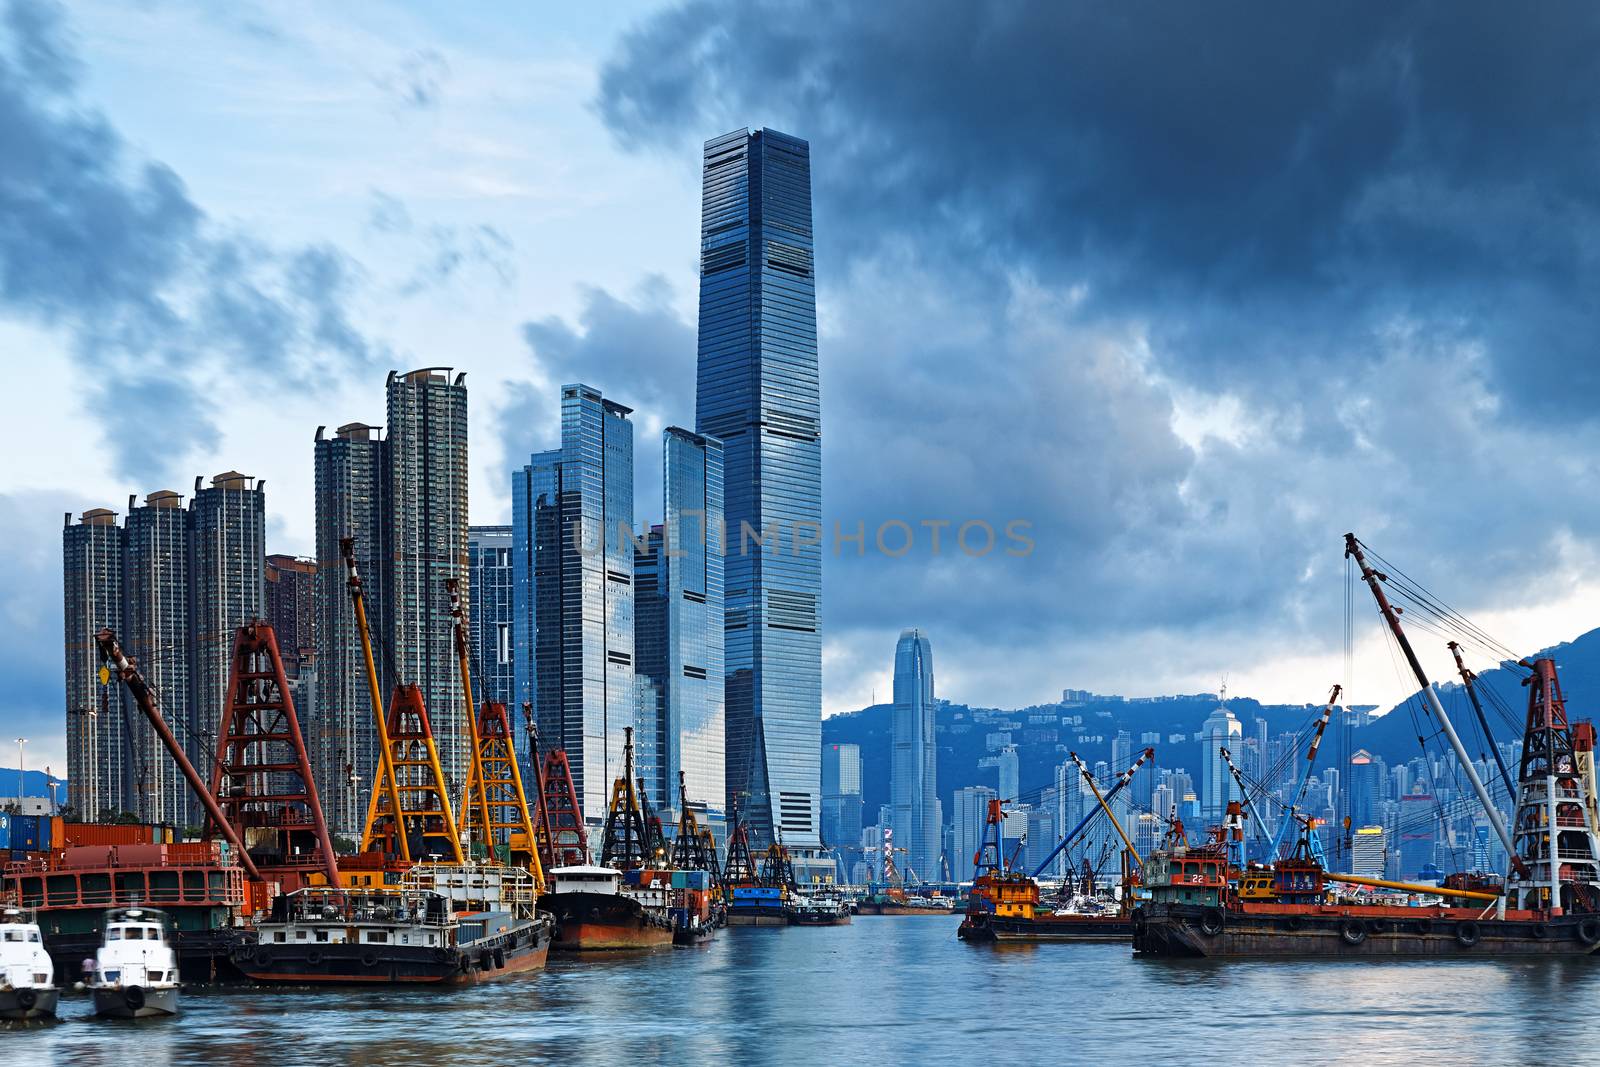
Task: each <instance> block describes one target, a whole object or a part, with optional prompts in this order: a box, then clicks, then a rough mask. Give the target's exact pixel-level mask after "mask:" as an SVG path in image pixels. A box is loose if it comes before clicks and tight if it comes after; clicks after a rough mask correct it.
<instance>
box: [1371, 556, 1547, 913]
mask: <svg viewBox="0 0 1600 1067" xmlns="http://www.w3.org/2000/svg"><path fill="white" fill-rule="evenodd" d="M1344 554H1345V555H1346V556H1347V557H1349V558H1351V559H1354V560H1355V561H1356V566H1357V567H1359V568H1360V569H1361V579H1362V581H1364V582H1366V583H1367V588H1369V589H1371V590H1372V595H1373V598H1374V599H1376V600H1377V602H1378V611H1379V612H1380V613H1381V614H1382V615H1383V619H1384V622H1386V623H1388V624H1389V629H1390V630H1391V631H1392V632H1393V633H1394V636H1395V640H1396V641H1398V642H1399V643H1400V651H1401V652H1403V653H1405V657H1406V663H1408V664H1410V666H1411V673H1412V674H1414V675H1416V676H1417V684H1419V685H1420V686H1422V696H1423V699H1424V700H1426V701H1427V702H1428V707H1429V708H1431V709H1432V710H1433V714H1434V717H1435V718H1437V719H1438V720H1439V727H1440V729H1441V730H1443V731H1444V736H1445V740H1447V741H1449V742H1450V748H1451V750H1452V751H1454V752H1455V754H1456V761H1457V762H1459V763H1460V764H1461V769H1462V771H1464V772H1465V773H1466V776H1467V781H1468V782H1470V783H1472V791H1473V792H1474V793H1476V794H1477V795H1478V803H1479V804H1482V805H1483V810H1484V814H1486V815H1488V817H1489V825H1490V826H1493V827H1494V832H1495V834H1496V836H1498V837H1499V838H1500V843H1501V844H1502V845H1504V846H1505V849H1506V855H1507V856H1509V857H1510V858H1511V866H1512V868H1513V869H1514V870H1515V871H1517V872H1518V873H1525V872H1526V868H1525V867H1524V866H1523V863H1522V860H1521V859H1520V858H1518V856H1517V848H1516V845H1514V844H1513V843H1512V841H1511V835H1510V833H1508V832H1507V831H1506V823H1505V819H1504V818H1502V817H1501V815H1500V809H1499V808H1497V807H1495V804H1494V801H1493V800H1492V799H1491V798H1490V796H1489V790H1488V788H1486V787H1485V786H1484V784H1483V779H1482V778H1479V777H1478V769H1477V768H1476V767H1474V766H1473V765H1472V757H1471V756H1469V755H1468V754H1467V749H1466V746H1465V745H1463V744H1462V743H1461V738H1460V737H1459V736H1458V735H1457V734H1456V728H1455V726H1454V725H1452V724H1451V722H1450V716H1448V715H1446V714H1445V711H1444V705H1443V704H1441V703H1440V702H1439V694H1438V693H1437V692H1436V691H1435V690H1434V688H1433V683H1432V682H1431V681H1429V680H1428V675H1427V673H1426V672H1425V671H1423V669H1422V664H1421V662H1419V661H1418V659H1417V654H1416V652H1415V651H1413V650H1412V648H1411V642H1410V641H1408V640H1407V639H1406V632H1405V630H1403V629H1401V627H1400V613H1399V611H1398V610H1396V609H1395V607H1394V606H1393V605H1392V604H1390V603H1389V598H1388V597H1387V596H1385V595H1384V593H1383V585H1382V584H1381V583H1382V582H1385V581H1388V576H1387V575H1384V574H1379V573H1378V572H1377V571H1376V570H1374V569H1373V568H1372V567H1370V566H1368V565H1367V558H1366V556H1364V555H1362V553H1361V542H1360V541H1358V540H1356V535H1355V534H1353V533H1347V534H1345V535H1344ZM1504 900H1505V898H1503V897H1502V898H1501V907H1504V906H1505V903H1504Z"/></svg>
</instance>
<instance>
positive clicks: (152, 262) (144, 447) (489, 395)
mask: <svg viewBox="0 0 1600 1067" xmlns="http://www.w3.org/2000/svg"><path fill="white" fill-rule="evenodd" d="M1597 51H1600V12H1596V10H1595V9H1593V8H1592V7H1589V6H1587V5H1579V4H1573V3H1552V4H1544V5H1538V6H1536V7H1533V8H1526V9H1516V10H1513V9H1510V8H1506V7H1504V6H1501V5H1493V4H1479V3H1449V4H1444V3H1439V4H1429V3H1404V2H1401V3H1393V4H1386V5H1358V6H1353V7H1352V6H1325V7H1309V8H1308V7H1303V6H1300V5H1275V4H1266V3H1238V4H1228V5H1188V4H1172V3H1169V4H1148V3H1139V2H1134V3H1128V2H1118V3H1094V2H1080V3H1072V4H1061V3H1030V2H1023V0H1019V2H1016V3H1009V4H1004V5H972V4H967V3H957V2H947V0H918V2H916V3H911V2H909V0H884V2H881V3H874V4H847V3H820V4H816V5H811V6H801V5H791V4H777V3H767V2H748V0H690V2H687V3H666V4H653V3H612V4H605V5H523V4H510V3H481V4H471V5H422V4H417V5H404V4H388V3H378V2H373V3H367V4H360V5H327V4H311V3H294V2H288V3H274V4H271V5H260V6H256V5H253V4H250V3H235V4H228V5H214V4H203V3H185V2H177V0H173V2H160V0H150V2H146V3H140V4H133V5H130V4H113V3H108V2H99V0H82V2H77V3H74V4H73V5H71V7H70V8H63V7H59V6H57V5H54V4H51V3H46V2H41V0H6V2H5V6H4V12H3V19H0V368H3V370H4V372H5V375H6V382H7V392H8V394H9V396H10V397H11V398H12V403H10V404H8V405H7V417H6V419H5V420H3V421H0V443H3V445H4V449H5V455H6V456H7V457H8V460H9V462H7V463H5V464H3V465H0V535H3V537H4V543H5V545H6V546H7V549H8V551H6V552H5V553H4V554H3V556H0V620H3V622H4V624H5V640H4V641H3V642H0V678H3V681H0V719H3V720H4V721H3V726H0V730H4V731H6V732H5V734H4V736H6V737H10V736H11V734H10V731H11V730H12V729H13V728H14V729H15V730H16V732H17V733H18V734H20V735H25V736H27V737H28V738H29V739H30V749H29V752H30V754H29V765H30V766H38V765H39V764H41V763H53V764H54V765H55V766H56V767H57V768H58V770H59V768H60V767H62V766H64V763H65V750H64V741H63V738H64V721H63V720H64V715H63V709H62V703H61V702H62V679H61V672H62V665H61V664H62V658H61V643H60V635H61V633H62V621H61V609H60V604H61V561H60V552H61V550H60V536H61V535H60V532H59V527H60V524H61V522H62V517H63V514H64V513H67V512H71V513H77V512H81V511H82V510H84V509H85V508H88V507H94V506H109V507H112V508H114V509H116V510H119V511H122V510H125V502H126V500H127V499H128V496H129V495H130V494H138V495H140V496H143V495H144V494H145V493H148V492H150V491H152V490H155V489H161V488H174V489H177V490H179V491H181V492H185V493H187V492H189V491H190V489H191V487H192V484H193V481H194V479H195V478H196V477H197V476H205V477H209V476H210V475H212V474H215V473H217V472H219V471H224V470H229V469H237V470H240V471H244V472H246V473H249V474H252V475H255V476H257V477H260V478H264V479H265V480H266V483H267V490H266V493H267V506H268V512H269V547H270V548H271V549H272V550H274V551H284V552H296V553H305V552H308V551H309V550H310V548H311V546H312V521H313V516H312V499H311V493H312V470H311V455H312V452H311V442H312V438H313V435H314V433H315V431H316V429H317V427H318V426H322V425H326V426H329V427H330V428H331V427H333V426H337V425H339V424H341V423H344V422H347V421H353V420H362V421H367V422H373V423H381V422H382V421H383V414H382V412H383V380H384V377H385V375H386V373H387V372H388V371H389V370H391V369H393V370H400V371H405V370H409V369H412V368H415V367H421V366H450V367H454V368H456V369H458V370H464V371H466V372H467V384H468V387H469V390H470V405H471V423H470V426H471V444H470V457H471V490H470V493H471V519H472V521H473V522H474V523H480V524H482V523H496V522H506V521H509V512H510V489H509V470H510V469H511V467H512V466H513V465H518V464H520V463H521V462H522V461H523V459H524V457H525V456H526V455H527V453H528V452H530V451H532V450H535V449H541V448H546V447H550V446H552V445H553V444H554V443H555V441H556V439H557V436H558V430H559V424H558V417H557V406H558V404H557V387H558V386H559V385H561V384H562V383H565V382H572V381H583V382H586V383H588V384H591V385H594V386H596V387H598V388H600V389H601V390H603V391H604V392H605V393H606V395H607V396H609V397H612V398H614V399H616V400H618V401H620V402H622V403H624V404H627V405H628V406H630V407H632V408H634V411H635V414H634V416H633V418H634V420H635V422H636V430H635V433H636V439H637V442H638V445H637V447H638V455H637V463H636V466H637V468H638V477H637V486H636V499H637V504H636V511H637V513H638V517H639V519H640V520H641V521H643V520H647V519H649V518H652V517H656V516H659V514H660V495H661V489H660V484H659V471H660V444H659V441H660V431H661V430H662V429H663V428H664V427H666V426H668V425H674V424H680V425H686V426H690V425H692V423H693V417H694V396H693V382H694V377H693V371H694V351H695V347H694V346H695V315H696V310H695V309H696V300H697V292H698V279H697V274H696V269H697V253H698V233H699V230H698V226H699V161H700V160H699V152H700V145H701V143H702V142H703V141H705V140H706V139H708V138H710V137H713V136H716V135H719V134H721V133H724V132H727V131H729V130H735V129H739V128H742V127H751V128H758V127H763V126H770V127H772V128H775V129H779V130H782V131H784V132H787V133H790V134H793V135H796V136H800V137H803V138H806V139H807V140H809V142H810V144H811V149H812V167H813V175H812V178H813V188H814V196H815V231H816V232H815V241H816V249H817V252H816V257H817V258H816V262H817V282H818V304H819V307H818V315H819V333H820V338H819V348H820V360H821V368H822V389H823V441H824V453H823V463H824V510H825V516H826V523H825V525H826V526H827V528H828V533H829V537H828V540H827V542H826V543H825V549H826V552H825V563H824V614H823V618H824V630H825V639H824V652H823V655H824V711H825V713H829V714H831V713H836V712H839V711H844V710H851V709H854V708H859V707H861V706H863V705H865V704H867V703H868V702H871V701H873V700H874V699H877V700H886V699H888V695H889V692H890V688H889V687H890V671H891V666H892V658H893V652H894V644H895V639H896V636H897V635H898V633H899V631H900V630H901V629H903V628H907V627H912V626H916V627H921V628H923V629H924V630H926V631H927V632H928V634H929V635H930V638H931V641H932V645H933V655H934V663H935V673H936V684H937V689H938V692H939V695H940V696H944V697H948V698H950V699H952V700H956V701H961V702H968V703H973V704H978V705H985V706H999V707H1012V706H1021V705H1026V704H1030V703H1038V702H1046V701H1050V700H1053V699H1056V698H1057V697H1059V693H1060V690H1061V689H1062V688H1065V687H1071V688H1083V689H1092V690H1095V691H1097V692H1112V693H1125V694H1129V695H1153V694H1159V693H1166V692H1210V691H1215V690H1216V689H1217V688H1218V686H1219V684H1221V682H1222V680H1223V679H1224V678H1226V680H1227V685H1228V688H1229V691H1230V692H1231V693H1235V694H1240V695H1249V696H1254V697H1257V698H1259V699H1262V700H1266V701H1273V702H1288V703H1303V702H1310V701H1319V700H1321V699H1323V698H1324V697H1325V695H1326V692H1327V690H1328V687H1329V686H1330V685H1331V684H1332V683H1334V682H1343V683H1345V684H1346V686H1347V690H1348V694H1349V697H1348V698H1349V699H1350V700H1351V701H1353V702H1357V703H1372V704H1384V705H1386V704H1388V703H1390V702H1392V701H1393V700H1395V699H1397V698H1399V697H1400V696H1402V695H1403V694H1404V693H1405V692H1407V691H1409V689H1410V688H1411V686H1410V685H1409V683H1408V681H1407V680H1406V679H1405V678H1404V677H1402V676H1401V674H1400V673H1399V672H1398V671H1397V670H1396V665H1395V662H1394V660H1393V659H1392V657H1391V655H1390V652H1389V650H1388V646H1387V645H1386V643H1385V641H1384V639H1383V637H1382V636H1381V633H1380V631H1379V630H1378V628H1377V625H1376V618H1375V615H1374V614H1373V612H1372V610H1371V607H1370V604H1369V602H1368V601H1367V600H1366V599H1365V594H1364V593H1362V592H1361V591H1360V590H1357V591H1356V593H1357V595H1356V597H1355V599H1354V603H1355V608H1354V611H1355V616H1354V624H1353V634H1354V646H1353V654H1352V657H1351V663H1350V665H1349V666H1348V667H1347V664H1346V659H1345V646H1344V634H1345V612H1346V608H1345V603H1346V591H1347V588H1348V582H1349V575H1348V572H1347V569H1346V566H1345V563H1344V561H1343V559H1342V555H1341V550H1342V538H1343V535H1344V533H1345V532H1346V531H1347V530H1353V531H1355V532H1357V533H1358V534H1359V535H1360V536H1361V537H1362V539H1363V540H1364V541H1366V542H1367V543H1369V544H1371V545H1372V546H1374V547H1375V548H1377V549H1378V550H1379V551H1380V552H1382V553H1383V555H1384V556H1385V557H1387V558H1388V559H1390V560H1392V561H1395V562H1396V563H1398V564H1400V565H1401V566H1402V567H1403V568H1404V569H1405V570H1406V572H1407V573H1408V574H1410V575H1411V576H1412V577H1414V578H1416V579H1417V580H1419V581H1420V582H1422V584H1424V585H1426V586H1427V587H1429V588H1430V589H1432V590H1434V591H1435V592H1436V593H1438V594H1439V595H1440V596H1442V597H1443V598H1444V599H1446V600H1447V601H1449V602H1450V603H1451V604H1452V605H1454V606H1455V607H1456V608H1458V609H1460V610H1461V611H1463V612H1465V613H1466V614H1468V615H1470V616H1471V617H1472V618H1473V619H1474V620H1476V621H1477V622H1478V623H1479V624H1480V625H1482V626H1483V628H1484V629H1485V630H1487V631H1489V632H1491V633H1492V634H1494V636H1495V637H1496V638H1497V639H1498V640H1499V641H1500V642H1501V643H1502V644H1505V645H1507V646H1510V647H1513V648H1516V649H1519V650H1527V651H1532V650H1534V649H1537V648H1541V647H1545V646H1548V645H1552V644H1555V643H1556V642H1558V641H1561V640H1565V639H1569V638H1571V637H1573V636H1576V635H1577V634H1579V633H1581V632H1583V631H1586V630H1588V629H1591V628H1593V627H1594V626H1596V625H1600V612H1597V611H1596V610H1595V605H1596V603H1597V601H1596V592H1597V580H1596V578H1595V576H1594V575H1595V567H1594V563H1595V559H1596V554H1597V550H1600V469H1597V457H1600V452H1597V449H1596V445H1597V438H1600V422H1597V419H1596V414H1595V413H1596V411H1597V410H1600V405H1597V401H1600V360H1597V358H1596V357H1597V355H1600V353H1597V352H1596V345H1597V341H1596V338H1597V337H1600V329H1597V327H1600V300H1596V298H1595V296H1594V294H1595V293H1596V292H1597V291H1600V286H1597V282H1600V239H1597V237H1600V229H1597V226H1596V213H1597V206H1600V205H1597V200H1600V173H1597V172H1600V113H1597V109H1596V100H1597V99H1600V97H1597V93H1596V89H1597V88H1600V86H1597V81H1600V75H1597V73H1596V71H1597V68H1596V67H1595V65H1594V63H1593V62H1592V57H1593V56H1594V55H1595V54H1597ZM896 523H903V524H904V527H901V526H898V525H895V524H896ZM967 523H971V524H974V525H972V526H970V527H969V531H968V532H969V539H968V544H969V547H970V548H973V549H974V551H973V552H972V553H970V554H969V553H968V552H964V551H962V550H961V548H960V547H959V546H958V545H956V544H955V543H954V542H955V535H956V534H957V532H958V531H959V529H960V528H961V527H962V525H963V524H967ZM1008 523H1018V524H1020V525H1018V526H1015V527H1013V529H1015V530H1018V531H1021V532H1023V534H1024V535H1025V536H1026V537H1027V538H1028V540H1029V542H1030V543H1031V548H1030V550H1029V551H1027V552H1026V554H1013V553H1012V552H1008V551H1007V549H1008V548H1010V549H1013V550H1014V551H1015V550H1018V549H1019V546H1020V544H1021V542H1019V541H1015V540H1010V539H1007V538H1006V537H1005V536H1004V534H1003V533H1000V534H999V536H998V537H997V542H996V547H995V548H994V549H993V550H992V551H989V552H987V553H983V554H978V553H977V552H976V549H978V548H981V547H982V544H983V541H982V537H981V531H982V530H983V529H985V528H986V526H987V528H992V529H994V530H996V531H1003V530H1004V528H1005V527H1006V525H1007V524H1008ZM858 524H859V525H860V526H861V528H862V529H864V530H865V531H866V538H865V550H864V551H862V552H861V553H860V554H859V555H858V554H857V550H856V548H855V545H854V543H853V542H839V543H838V545H837V548H838V551H837V552H835V551H834V549H835V543H834V541H833V538H832V532H833V530H834V529H835V527H837V528H838V529H839V530H840V531H841V532H844V533H849V532H852V531H854V530H855V529H856V527H857V526H858ZM885 524H889V525H887V526H886V525H885ZM945 524H948V525H945ZM880 529H881V530H883V531H884V533H885V541H884V545H885V549H886V551H885V550H880V549H879V547H878V545H877V544H876V543H875V541H876V537H875V536H874V533H875V531H879V530H880ZM906 530H909V532H910V533H911V535H912V541H911V547H910V549H909V550H907V551H905V552H903V553H901V552H900V549H901V547H902V545H903V544H904V538H905V531H906ZM936 532H937V533H939V534H940V535H941V543H940V546H939V550H938V551H935V550H934V548H933V544H932V537H933V535H934V534H935V533H936ZM1419 636H1420V635H1419ZM1418 643H1419V645H1420V646H1422V652H1423V658H1424V661H1425V662H1426V663H1427V664H1428V665H1429V666H1430V669H1431V670H1433V671H1434V672H1435V673H1436V674H1437V675H1438V676H1441V677H1442V676H1443V670H1444V665H1445V662H1446V660H1445V658H1444V653H1443V650H1442V647H1437V648H1436V647H1434V646H1435V645H1438V644H1439V642H1437V641H1435V640H1434V639H1433V638H1432V637H1431V636H1429V637H1428V638H1427V639H1426V640H1425V641H1424V640H1420V639H1419V642H1418ZM1475 665H1476V666H1479V667H1483V666H1486V665H1487V660H1486V659H1480V662H1478V663H1476V664H1475ZM1580 696H1581V695H1580Z"/></svg>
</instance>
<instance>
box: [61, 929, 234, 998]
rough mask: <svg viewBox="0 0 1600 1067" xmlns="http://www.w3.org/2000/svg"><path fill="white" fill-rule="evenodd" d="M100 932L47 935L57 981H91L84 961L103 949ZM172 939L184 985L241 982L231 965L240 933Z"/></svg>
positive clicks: (182, 933)
mask: <svg viewBox="0 0 1600 1067" xmlns="http://www.w3.org/2000/svg"><path fill="white" fill-rule="evenodd" d="M103 936H104V934H103V932H102V931H100V930H98V929H97V930H92V931H83V932H73V933H51V932H48V931H47V932H46V933H45V935H44V948H45V951H46V952H48V953H49V954H50V961H51V962H52V963H53V964H55V969H56V981H58V982H62V983H63V984H67V985H70V984H71V983H73V982H83V981H88V979H89V977H90V976H89V975H86V974H84V973H83V961H84V960H85V959H93V958H94V954H95V952H96V951H97V950H98V949H99V948H100V941H101V938H102V937H103ZM169 936H170V938H171V944H172V951H173V954H174V955H176V956H177V959H178V978H179V979H180V980H181V981H184V982H238V981H241V980H242V979H243V978H244V976H243V975H241V974H240V973H239V971H238V969H237V968H236V967H234V965H233V963H232V962H231V956H232V954H233V952H234V949H235V946H236V944H237V942H238V940H239V931H238V930H232V929H219V930H181V929H180V930H174V931H172V933H171V934H170V935H169Z"/></svg>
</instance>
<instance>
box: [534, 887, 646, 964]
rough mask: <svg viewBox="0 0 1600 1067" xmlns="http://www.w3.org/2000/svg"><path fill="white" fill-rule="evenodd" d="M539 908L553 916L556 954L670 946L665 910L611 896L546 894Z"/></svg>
mask: <svg viewBox="0 0 1600 1067" xmlns="http://www.w3.org/2000/svg"><path fill="white" fill-rule="evenodd" d="M539 907H540V908H543V909H547V910H548V911H549V912H550V913H551V914H552V915H554V916H555V920H556V930H555V940H554V941H553V942H552V943H551V947H552V948H554V949H555V950H556V951H557V952H627V951H632V950H635V949H647V948H660V947H662V946H666V945H671V944H672V920H671V918H670V917H669V916H668V915H667V913H666V912H665V910H661V911H659V912H657V911H653V910H651V909H648V908H646V907H645V906H644V905H643V904H641V903H639V902H638V901H637V900H633V899H631V898H629V897H626V896H622V895H619V894H610V893H549V894H546V895H545V896H543V897H541V898H540V899H539Z"/></svg>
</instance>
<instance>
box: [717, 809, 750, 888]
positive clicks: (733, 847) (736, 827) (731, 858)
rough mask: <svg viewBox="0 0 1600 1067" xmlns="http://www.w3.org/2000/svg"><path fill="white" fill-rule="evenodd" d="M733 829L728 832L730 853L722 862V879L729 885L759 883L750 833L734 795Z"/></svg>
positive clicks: (730, 818)
mask: <svg viewBox="0 0 1600 1067" xmlns="http://www.w3.org/2000/svg"><path fill="white" fill-rule="evenodd" d="M729 823H730V824H731V825H732V826H733V831H732V832H731V833H729V834H728V855H727V858H726V859H725V860H724V861H723V864H722V881H723V884H724V885H728V886H736V885H737V886H752V885H756V884H757V881H756V879H757V875H758V873H759V872H758V871H757V870H756V863H755V860H754V858H752V857H751V855H750V835H749V834H748V833H747V832H746V831H745V826H744V820H743V819H742V818H741V817H740V816H739V797H738V795H737V794H735V795H734V797H733V810H732V811H731V812H730V813H729Z"/></svg>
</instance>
